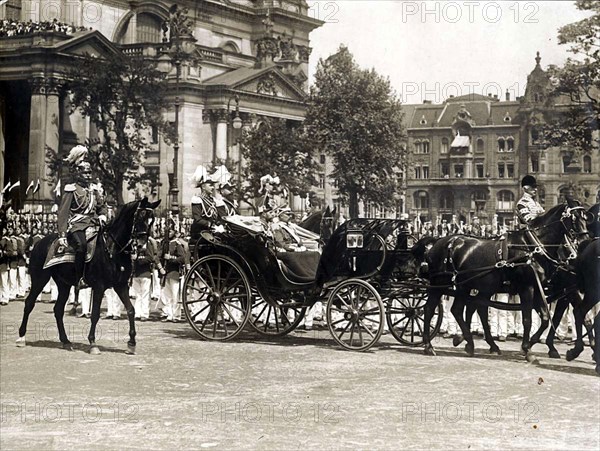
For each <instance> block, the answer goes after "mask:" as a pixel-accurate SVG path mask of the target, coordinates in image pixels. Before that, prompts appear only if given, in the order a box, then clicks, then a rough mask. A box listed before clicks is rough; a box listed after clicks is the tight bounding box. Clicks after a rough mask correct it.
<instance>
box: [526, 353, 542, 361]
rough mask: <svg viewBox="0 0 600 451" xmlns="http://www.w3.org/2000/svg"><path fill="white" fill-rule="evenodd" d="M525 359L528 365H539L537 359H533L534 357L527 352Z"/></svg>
mask: <svg viewBox="0 0 600 451" xmlns="http://www.w3.org/2000/svg"><path fill="white" fill-rule="evenodd" d="M525 359H526V360H527V361H528V362H529V363H534V364H537V363H540V362H539V361H538V359H536V358H535V356H534V355H533V354H531V353H529V352H528V353H527V355H526V356H525Z"/></svg>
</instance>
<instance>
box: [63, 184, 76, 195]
mask: <svg viewBox="0 0 600 451" xmlns="http://www.w3.org/2000/svg"><path fill="white" fill-rule="evenodd" d="M76 189H77V186H76V185H75V184H74V183H67V184H66V185H65V193H69V192H73V191H75V190H76Z"/></svg>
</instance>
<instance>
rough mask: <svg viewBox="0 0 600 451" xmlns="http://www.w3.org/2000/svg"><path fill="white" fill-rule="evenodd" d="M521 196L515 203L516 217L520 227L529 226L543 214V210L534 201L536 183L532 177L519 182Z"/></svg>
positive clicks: (529, 176)
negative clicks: (521, 191)
mask: <svg viewBox="0 0 600 451" xmlns="http://www.w3.org/2000/svg"><path fill="white" fill-rule="evenodd" d="M521 187H522V190H523V196H522V197H521V198H520V199H519V201H518V202H517V217H518V218H519V221H520V223H521V224H522V225H529V224H530V223H531V221H533V220H534V219H535V218H537V217H538V216H541V215H543V214H544V208H543V207H542V206H541V205H540V204H539V202H538V201H537V200H536V196H537V181H536V180H535V177H533V176H532V175H526V176H525V177H523V180H521Z"/></svg>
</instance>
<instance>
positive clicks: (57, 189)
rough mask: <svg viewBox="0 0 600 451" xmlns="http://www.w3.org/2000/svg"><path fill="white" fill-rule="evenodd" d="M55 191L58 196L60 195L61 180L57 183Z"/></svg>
mask: <svg viewBox="0 0 600 451" xmlns="http://www.w3.org/2000/svg"><path fill="white" fill-rule="evenodd" d="M54 192H55V193H56V195H57V196H60V180H59V181H58V183H57V184H56V188H54Z"/></svg>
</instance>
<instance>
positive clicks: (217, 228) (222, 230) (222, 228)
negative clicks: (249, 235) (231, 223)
mask: <svg viewBox="0 0 600 451" xmlns="http://www.w3.org/2000/svg"><path fill="white" fill-rule="evenodd" d="M213 232H215V233H225V226H223V225H222V224H219V225H216V226H214V227H213Z"/></svg>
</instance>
